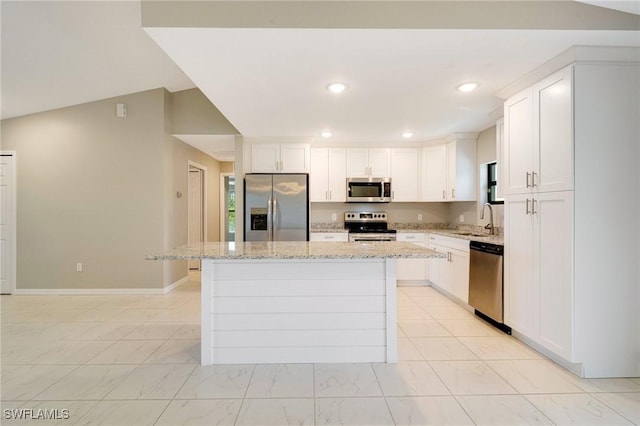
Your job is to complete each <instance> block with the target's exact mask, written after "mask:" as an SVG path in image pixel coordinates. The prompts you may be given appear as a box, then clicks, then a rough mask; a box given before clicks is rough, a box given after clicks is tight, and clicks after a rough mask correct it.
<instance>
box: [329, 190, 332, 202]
mask: <svg viewBox="0 0 640 426" xmlns="http://www.w3.org/2000/svg"><path fill="white" fill-rule="evenodd" d="M329 199H330V200H333V195H332V194H331V190H329Z"/></svg>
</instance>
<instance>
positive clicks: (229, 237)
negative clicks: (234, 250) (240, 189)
mask: <svg viewBox="0 0 640 426" xmlns="http://www.w3.org/2000/svg"><path fill="white" fill-rule="evenodd" d="M220 210H221V212H220V217H221V218H222V220H221V221H220V241H235V240H236V178H235V175H234V174H233V173H220Z"/></svg>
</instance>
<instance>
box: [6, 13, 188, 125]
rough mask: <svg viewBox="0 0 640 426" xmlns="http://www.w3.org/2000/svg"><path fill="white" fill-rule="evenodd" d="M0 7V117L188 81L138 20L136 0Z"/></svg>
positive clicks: (184, 84) (172, 86) (181, 87)
mask: <svg viewBox="0 0 640 426" xmlns="http://www.w3.org/2000/svg"><path fill="white" fill-rule="evenodd" d="M0 7H1V9H0V10H1V13H2V29H1V36H2V109H1V114H2V115H1V117H2V118H3V119H4V118H10V117H15V116H20V115H24V114H30V113H34V112H40V111H47V110H50V109H55V108H61V107H65V106H69V105H76V104H80V103H84V102H90V101H95V100H99V99H105V98H110V97H114V96H120V95H124V94H129V93H135V92H140V91H143V90H149V89H155V88H158V87H166V88H167V89H168V90H169V91H171V92H173V91H176V90H184V89H189V88H192V87H194V84H193V83H192V82H191V80H190V79H189V78H188V77H187V76H186V75H185V74H184V73H183V72H182V71H181V70H180V68H179V67H178V66H177V65H176V64H175V63H174V62H172V61H171V59H169V57H167V55H166V54H165V53H164V52H163V51H162V49H160V48H159V47H158V45H157V44H156V43H154V41H153V40H151V38H149V36H148V35H147V34H146V33H145V32H144V31H143V30H142V28H141V27H140V4H139V2H138V1H124V2H123V1H117V2H116V1H70V2H60V1H36V2H32V1H2V2H1V4H0Z"/></svg>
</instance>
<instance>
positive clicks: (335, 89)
mask: <svg viewBox="0 0 640 426" xmlns="http://www.w3.org/2000/svg"><path fill="white" fill-rule="evenodd" d="M327 90H329V91H330V92H331V93H335V94H340V93H342V92H344V91H345V90H347V85H346V84H344V83H331V84H330V85H328V86H327Z"/></svg>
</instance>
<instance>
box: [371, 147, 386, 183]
mask: <svg viewBox="0 0 640 426" xmlns="http://www.w3.org/2000/svg"><path fill="white" fill-rule="evenodd" d="M368 154H369V155H368V156H369V174H370V175H371V176H376V177H387V176H390V175H391V152H390V149H389V148H370V149H369V153H368Z"/></svg>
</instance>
